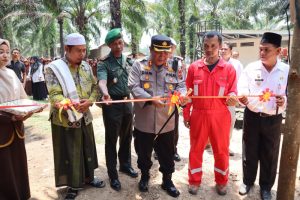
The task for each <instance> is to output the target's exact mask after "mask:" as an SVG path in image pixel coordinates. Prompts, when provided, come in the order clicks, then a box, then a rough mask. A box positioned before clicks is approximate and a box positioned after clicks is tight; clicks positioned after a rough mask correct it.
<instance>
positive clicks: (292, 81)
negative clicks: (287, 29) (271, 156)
mask: <svg viewBox="0 0 300 200" xmlns="http://www.w3.org/2000/svg"><path fill="white" fill-rule="evenodd" d="M296 2H297V3H298V5H300V0H296ZM298 15H300V11H298ZM299 23H300V22H299V21H298V23H297V22H296V24H295V27H294V34H293V46H292V49H291V50H292V59H291V69H290V73H289V80H288V82H289V85H288V108H287V117H286V128H285V132H284V137H283V143H282V150H281V160H280V170H279V178H278V188H277V200H286V199H289V200H292V199H294V196H295V194H294V193H295V179H296V173H297V163H298V156H299V144H300V77H299V73H300V66H299V63H300V57H299V55H300V38H299V37H297V36H299V35H300V26H299Z"/></svg>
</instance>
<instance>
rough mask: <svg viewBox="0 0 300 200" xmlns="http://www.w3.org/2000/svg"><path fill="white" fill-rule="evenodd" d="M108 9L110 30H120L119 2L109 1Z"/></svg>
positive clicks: (118, 0)
mask: <svg viewBox="0 0 300 200" xmlns="http://www.w3.org/2000/svg"><path fill="white" fill-rule="evenodd" d="M109 8H110V14H111V22H110V28H111V29H113V28H122V23H121V22H122V20H121V19H122V14H121V0H110V1H109Z"/></svg>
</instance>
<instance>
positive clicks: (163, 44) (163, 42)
mask: <svg viewBox="0 0 300 200" xmlns="http://www.w3.org/2000/svg"><path fill="white" fill-rule="evenodd" d="M151 47H152V48H153V49H154V51H166V52H171V39H170V38H169V37H167V36H165V35H154V36H152V38H151Z"/></svg>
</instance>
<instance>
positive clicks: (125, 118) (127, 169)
mask: <svg viewBox="0 0 300 200" xmlns="http://www.w3.org/2000/svg"><path fill="white" fill-rule="evenodd" d="M105 43H106V44H107V45H108V46H109V48H110V49H111V51H110V53H109V54H108V55H107V56H106V57H104V58H102V59H101V61H100V63H99V64H98V66H97V77H98V80H99V87H100V89H101V91H102V94H103V97H102V100H103V101H108V100H122V99H126V98H129V93H130V92H129V89H128V86H127V85H128V74H129V70H130V67H131V66H130V63H129V60H128V59H127V58H126V56H124V55H123V54H122V51H123V47H124V41H123V39H122V34H121V29H119V28H115V29H112V30H111V31H109V32H108V34H107V36H106V38H105ZM102 111H103V121H104V126H105V157H106V166H107V171H108V176H109V178H110V186H111V187H112V188H113V189H114V190H116V191H119V190H120V189H121V183H120V181H119V178H118V172H117V170H116V166H117V150H116V145H117V140H118V137H119V151H118V158H119V164H120V169H119V170H120V171H121V172H124V173H125V174H127V175H129V176H131V177H134V178H135V177H137V176H138V173H137V172H135V171H134V169H133V168H132V166H131V139H132V119H133V115H132V103H117V104H110V105H108V104H106V105H103V106H102Z"/></svg>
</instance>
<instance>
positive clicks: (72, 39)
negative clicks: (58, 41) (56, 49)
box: [65, 33, 86, 45]
mask: <svg viewBox="0 0 300 200" xmlns="http://www.w3.org/2000/svg"><path fill="white" fill-rule="evenodd" d="M85 44H86V43H85V39H84V36H83V35H81V34H79V33H71V34H69V35H67V37H66V41H65V45H85Z"/></svg>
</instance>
